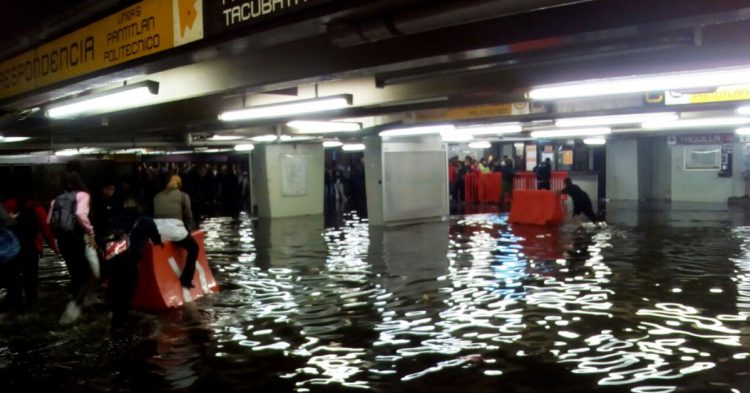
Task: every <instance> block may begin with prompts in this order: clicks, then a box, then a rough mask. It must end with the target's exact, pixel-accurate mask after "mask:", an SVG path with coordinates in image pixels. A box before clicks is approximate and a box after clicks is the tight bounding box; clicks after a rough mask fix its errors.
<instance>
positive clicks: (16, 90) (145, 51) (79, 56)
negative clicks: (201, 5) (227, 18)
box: [0, 0, 202, 99]
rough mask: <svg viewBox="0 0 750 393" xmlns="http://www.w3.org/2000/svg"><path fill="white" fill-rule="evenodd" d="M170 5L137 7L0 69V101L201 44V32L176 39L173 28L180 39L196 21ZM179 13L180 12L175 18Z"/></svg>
mask: <svg viewBox="0 0 750 393" xmlns="http://www.w3.org/2000/svg"><path fill="white" fill-rule="evenodd" d="M197 1H199V0H197ZM175 3H177V0H145V1H142V2H140V3H137V4H135V5H133V6H130V7H128V8H126V9H124V10H122V11H120V12H118V13H116V14H113V15H110V16H108V17H106V18H104V19H101V20H99V21H96V22H94V23H92V24H90V25H88V26H86V27H84V28H81V29H79V30H76V31H74V32H72V33H70V34H67V35H65V36H63V37H60V38H58V39H56V40H53V41H51V42H48V43H46V44H44V45H41V46H39V47H37V48H35V49H33V50H30V51H28V52H25V53H23V54H21V55H19V56H16V57H15V58H12V59H9V60H6V61H4V62H2V63H0V99H1V98H7V97H12V96H14V95H17V94H22V93H26V92H29V91H32V90H34V89H38V88H40V87H44V86H48V85H51V84H54V83H57V82H62V81H65V80H68V79H72V78H75V77H79V76H82V75H86V74H89V73H92V72H96V71H99V70H103V69H106V68H108V67H111V66H114V65H117V64H122V63H125V62H128V61H131V60H134V59H138V58H141V57H144V56H148V55H151V54H154V53H158V52H161V51H164V50H166V49H170V48H173V47H174V46H176V44H175V42H176V41H179V44H184V43H187V42H190V41H194V40H196V39H200V38H202V27H201V28H200V31H201V36H200V37H192V36H191V38H192V39H191V40H187V41H186V40H185V39H184V37H177V38H178V40H176V39H175V38H176V37H175V34H174V30H175V28H174V26H175V24H178V25H180V26H181V29H176V30H177V31H178V32H179V31H182V33H183V35H185V34H186V33H185V31H186V29H188V28H191V27H192V26H191V25H193V24H195V22H196V19H199V16H198V15H196V14H195V8H189V7H188V10H187V11H184V10H185V8H186V5H185V4H182V3H184V2H180V4H175ZM178 8H179V11H183V12H174V10H176V9H178ZM174 14H177V16H175V15H174ZM183 14H184V17H183ZM176 18H177V19H179V20H176ZM183 19H184V20H183ZM181 20H182V23H180V21H181ZM200 22H201V23H202V18H200ZM188 33H190V31H188ZM193 36H194V35H193Z"/></svg>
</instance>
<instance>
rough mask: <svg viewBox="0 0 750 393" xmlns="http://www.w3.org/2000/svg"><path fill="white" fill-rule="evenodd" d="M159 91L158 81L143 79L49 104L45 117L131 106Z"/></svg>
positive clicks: (90, 112) (76, 114)
mask: <svg viewBox="0 0 750 393" xmlns="http://www.w3.org/2000/svg"><path fill="white" fill-rule="evenodd" d="M158 92H159V83H158V82H154V81H144V82H138V83H134V84H132V85H127V86H122V87H118V88H116V89H111V90H107V91H103V92H99V93H94V94H90V95H86V96H82V97H77V98H73V99H70V100H65V101H61V102H59V103H55V104H51V105H50V106H49V107H47V117H49V118H52V119H65V118H73V117H77V116H85V115H90V114H94V113H104V112H114V111H119V110H123V109H127V108H132V107H135V106H138V105H139V104H141V103H143V101H145V100H148V99H149V98H151V97H153V96H154V95H156V94H158Z"/></svg>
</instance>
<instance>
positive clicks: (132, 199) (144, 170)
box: [0, 164, 247, 331]
mask: <svg viewBox="0 0 750 393" xmlns="http://www.w3.org/2000/svg"><path fill="white" fill-rule="evenodd" d="M238 169H239V168H238V167H228V166H226V165H224V166H222V167H220V168H217V167H215V166H214V167H213V169H212V167H210V166H208V165H202V166H199V165H194V164H182V165H177V164H164V165H158V166H157V165H140V166H139V167H138V168H137V171H136V176H122V177H120V178H115V177H114V176H109V177H105V178H103V179H102V180H100V181H99V182H98V184H97V185H96V187H95V188H93V189H89V188H88V187H87V185H86V184H85V182H84V180H83V178H82V176H81V175H80V173H79V171H78V168H76V167H75V166H69V167H68V168H67V169H66V170H65V171H64V173H63V174H62V175H61V176H60V179H59V189H58V190H59V192H58V194H57V195H56V196H55V197H54V198H53V199H52V201H51V202H50V203H49V205H46V204H44V203H42V202H40V201H38V200H36V199H35V198H34V196H33V192H32V190H31V188H30V187H19V189H16V190H13V191H11V192H7V191H6V195H3V196H4V197H5V198H4V199H3V200H2V202H3V203H1V204H0V268H1V269H2V272H0V276H1V277H2V282H3V284H4V285H5V286H7V292H6V296H5V298H4V299H2V301H1V302H0V311H3V312H5V311H24V310H34V309H35V308H36V306H37V301H38V294H37V282H38V277H39V261H40V257H41V256H43V253H44V251H45V249H44V244H43V243H44V242H46V243H47V244H48V245H49V250H51V251H52V252H54V253H56V254H58V255H60V256H61V257H62V259H63V260H64V261H65V266H66V268H67V270H68V273H69V278H70V285H69V288H70V295H71V299H70V301H69V302H68V304H67V307H66V309H65V310H64V312H63V313H62V316H61V317H60V323H61V324H69V323H72V322H74V321H75V320H76V319H77V318H78V317H79V315H80V313H81V310H82V308H83V306H84V302H85V300H86V298H87V297H89V296H91V295H92V289H94V288H99V283H101V282H102V280H106V281H107V282H108V286H107V287H108V292H109V301H110V305H111V311H112V329H113V331H116V330H118V329H119V328H120V327H122V326H123V325H125V323H126V321H127V319H128V314H129V309H130V304H131V302H132V299H133V295H134V293H135V288H136V284H137V277H138V262H139V261H140V260H141V258H142V256H143V252H144V248H145V245H146V243H147V242H149V241H150V242H151V243H153V244H155V245H161V244H162V241H165V240H169V241H172V242H173V243H174V245H176V246H177V247H180V248H183V249H185V251H186V254H187V257H186V260H185V264H184V267H183V269H182V272H181V275H180V277H179V281H180V284H181V285H182V287H184V288H188V289H189V288H192V287H194V286H195V284H194V281H193V279H194V277H193V276H194V275H195V269H196V261H197V256H198V253H199V247H200V246H199V244H198V243H197V242H196V240H195V239H194V238H193V236H192V234H191V232H192V231H193V230H194V229H196V228H197V226H196V224H195V220H194V219H193V218H194V217H204V216H208V215H214V214H216V215H218V214H226V215H237V214H238V213H239V210H240V209H242V199H240V198H241V197H242V196H243V195H246V194H245V192H244V191H243V187H245V186H247V185H246V184H243V178H244V177H245V176H242V174H239V173H238ZM183 178H185V180H186V181H185V183H184V184H183ZM133 180H134V181H133ZM182 189H185V190H186V192H183V191H182ZM190 191H192V195H191V192H190ZM45 206H49V209H46V208H45Z"/></svg>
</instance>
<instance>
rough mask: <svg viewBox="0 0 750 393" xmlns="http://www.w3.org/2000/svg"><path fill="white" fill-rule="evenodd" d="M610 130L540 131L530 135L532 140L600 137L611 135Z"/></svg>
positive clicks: (607, 128) (598, 128) (602, 128)
mask: <svg viewBox="0 0 750 393" xmlns="http://www.w3.org/2000/svg"><path fill="white" fill-rule="evenodd" d="M611 133H612V129H611V128H609V127H592V128H563V129H559V130H542V131H534V132H532V133H531V137H532V138H567V137H577V136H600V135H607V134H611Z"/></svg>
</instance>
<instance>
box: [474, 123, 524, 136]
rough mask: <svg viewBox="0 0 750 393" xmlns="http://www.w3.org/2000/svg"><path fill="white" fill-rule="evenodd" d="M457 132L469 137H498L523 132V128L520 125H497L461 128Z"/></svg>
mask: <svg viewBox="0 0 750 393" xmlns="http://www.w3.org/2000/svg"><path fill="white" fill-rule="evenodd" d="M459 130H461V131H464V132H468V133H469V134H471V135H500V134H515V133H519V132H521V131H523V127H521V124H520V123H498V124H486V125H481V126H474V127H461V128H459Z"/></svg>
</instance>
